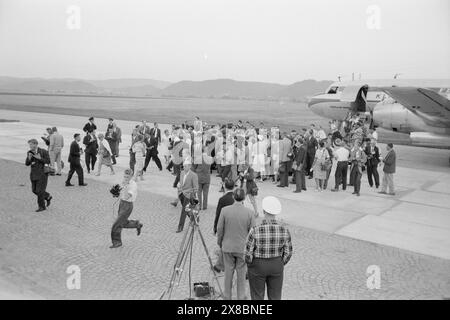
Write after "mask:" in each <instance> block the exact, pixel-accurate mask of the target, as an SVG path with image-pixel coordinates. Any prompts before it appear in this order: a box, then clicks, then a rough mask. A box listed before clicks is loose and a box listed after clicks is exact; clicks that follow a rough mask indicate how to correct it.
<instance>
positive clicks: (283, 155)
mask: <svg viewBox="0 0 450 320" xmlns="http://www.w3.org/2000/svg"><path fill="white" fill-rule="evenodd" d="M291 149H292V141H291V140H290V139H289V138H287V137H285V138H284V139H283V140H281V141H280V162H288V161H290V160H291V159H290V158H289V157H288V153H289V152H291Z"/></svg>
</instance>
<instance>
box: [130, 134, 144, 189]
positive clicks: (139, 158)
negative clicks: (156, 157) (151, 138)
mask: <svg viewBox="0 0 450 320" xmlns="http://www.w3.org/2000/svg"><path fill="white" fill-rule="evenodd" d="M131 149H132V151H133V153H134V154H135V159H136V165H135V170H134V177H135V180H136V181H137V179H138V178H141V180H144V171H143V169H144V159H145V150H146V148H145V144H144V136H143V135H138V136H137V137H136V142H135V143H134V144H133V145H132V147H131Z"/></svg>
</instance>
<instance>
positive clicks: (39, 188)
mask: <svg viewBox="0 0 450 320" xmlns="http://www.w3.org/2000/svg"><path fill="white" fill-rule="evenodd" d="M47 181H48V176H47V175H43V176H42V178H41V179H39V180H31V191H32V192H33V193H34V194H35V195H36V196H37V203H38V206H39V208H45V199H48V198H49V197H50V194H49V193H48V192H47V191H46V190H45V189H47Z"/></svg>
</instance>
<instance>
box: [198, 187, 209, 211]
mask: <svg viewBox="0 0 450 320" xmlns="http://www.w3.org/2000/svg"><path fill="white" fill-rule="evenodd" d="M208 194H209V183H199V184H198V201H199V205H200V208H202V209H205V210H206V208H207V207H208Z"/></svg>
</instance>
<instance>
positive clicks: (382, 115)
mask: <svg viewBox="0 0 450 320" xmlns="http://www.w3.org/2000/svg"><path fill="white" fill-rule="evenodd" d="M409 113H410V112H409V111H408V109H406V108H405V107H404V106H402V105H401V104H399V103H396V102H393V103H383V102H380V103H378V104H377V105H376V106H375V108H374V109H373V124H374V125H376V126H378V127H381V128H384V129H388V130H392V131H395V132H403V133H410V132H411V130H410V127H409V124H408V115H409Z"/></svg>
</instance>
